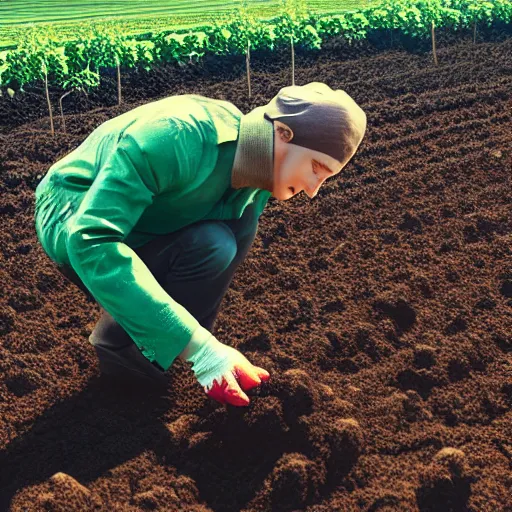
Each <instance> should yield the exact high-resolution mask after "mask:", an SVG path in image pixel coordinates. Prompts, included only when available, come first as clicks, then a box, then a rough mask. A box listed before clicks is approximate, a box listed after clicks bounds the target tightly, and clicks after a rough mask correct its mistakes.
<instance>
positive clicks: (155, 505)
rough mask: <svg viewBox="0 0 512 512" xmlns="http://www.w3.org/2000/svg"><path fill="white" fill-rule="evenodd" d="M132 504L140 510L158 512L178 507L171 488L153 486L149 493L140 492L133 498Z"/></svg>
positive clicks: (176, 496)
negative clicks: (155, 511)
mask: <svg viewBox="0 0 512 512" xmlns="http://www.w3.org/2000/svg"><path fill="white" fill-rule="evenodd" d="M133 503H134V505H135V506H136V507H138V508H140V509H142V510H158V509H166V508H168V507H171V506H173V507H176V508H179V506H180V499H179V497H178V495H177V494H176V491H175V490H174V489H173V488H172V487H168V488H164V487H161V486H155V487H153V488H152V489H151V490H149V491H144V492H140V493H138V494H135V495H134V496H133Z"/></svg>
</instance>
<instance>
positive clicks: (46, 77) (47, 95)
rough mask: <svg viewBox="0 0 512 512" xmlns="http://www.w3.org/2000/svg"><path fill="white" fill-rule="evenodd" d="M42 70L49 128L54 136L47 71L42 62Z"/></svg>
mask: <svg viewBox="0 0 512 512" xmlns="http://www.w3.org/2000/svg"><path fill="white" fill-rule="evenodd" d="M43 71H44V84H45V87H44V88H45V90H46V101H47V102H48V112H49V113H50V128H51V130H52V135H53V136H55V130H54V129H53V113H52V104H51V102H50V94H49V92H48V73H47V69H46V63H45V62H43Z"/></svg>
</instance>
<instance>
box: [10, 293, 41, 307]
mask: <svg viewBox="0 0 512 512" xmlns="http://www.w3.org/2000/svg"><path fill="white" fill-rule="evenodd" d="M39 295H40V294H39V292H35V291H30V290H27V289H26V288H17V289H15V290H14V291H13V292H12V293H11V296H10V298H9V305H10V306H11V307H12V308H13V309H15V310H16V311H18V312H22V311H31V310H33V309H39V308H40V307H41V306H42V302H41V299H40V298H39Z"/></svg>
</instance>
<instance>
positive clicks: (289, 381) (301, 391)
mask: <svg viewBox="0 0 512 512" xmlns="http://www.w3.org/2000/svg"><path fill="white" fill-rule="evenodd" d="M274 386H275V394H276V395H277V396H278V397H279V398H280V399H281V400H282V403H283V414H284V418H285V421H286V423H288V425H292V424H294V423H295V422H296V420H297V418H298V417H299V416H302V415H303V414H311V413H312V412H313V410H314V406H315V404H317V403H318V402H319V400H320V393H319V390H318V387H317V384H316V382H315V381H314V380H313V378H312V377H311V376H310V375H309V374H308V373H307V372H305V371H304V370H300V369H295V368H294V369H290V370H287V371H286V372H284V373H283V375H282V376H280V377H279V378H277V379H276V380H275V382H274Z"/></svg>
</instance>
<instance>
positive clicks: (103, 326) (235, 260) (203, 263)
mask: <svg viewBox="0 0 512 512" xmlns="http://www.w3.org/2000/svg"><path fill="white" fill-rule="evenodd" d="M257 230H258V217H257V216H256V214H255V212H254V208H253V206H252V205H249V206H248V207H247V208H246V209H245V211H244V214H243V215H242V217H241V218H240V219H238V220H229V221H226V220H223V221H219V220H206V221H200V222H197V223H194V224H191V225H189V226H186V227H184V228H182V229H180V230H178V231H176V232H174V233H170V234H167V235H162V236H159V237H157V238H155V239H153V240H151V241H150V242H148V243H147V244H146V245H143V246H142V247H138V248H137V249H134V252H135V253H136V254H137V255H138V256H139V257H140V258H141V259H142V261H144V263H145V264H146V266H147V267H148V269H149V270H150V272H151V273H152V274H153V275H154V276H155V278H156V280H157V281H158V282H159V283H160V285H161V286H162V288H164V290H165V291H166V292H167V293H168V294H169V295H170V296H171V297H172V298H173V299H174V300H175V301H176V302H178V303H179V304H181V305H182V306H183V307H184V308H185V309H187V311H188V312H189V313H190V314H192V315H193V316H194V317H195V318H196V320H197V321H198V322H199V323H200V324H201V325H202V326H203V327H204V328H206V329H208V330H210V331H211V330H212V329H213V325H214V322H215V319H216V317H217V314H218V312H219V308H220V304H221V301H222V299H223V297H224V295H225V294H226V292H227V290H228V288H229V285H230V283H231V281H232V278H233V275H234V273H235V270H236V268H237V267H238V265H239V264H240V263H241V262H242V261H243V260H244V258H245V257H246V255H247V253H248V252H249V249H250V247H251V245H252V243H253V241H254V238H255V236H256V232H257ZM59 270H60V272H61V273H62V274H64V275H65V276H66V277H67V278H68V279H70V280H71V281H72V282H73V283H75V284H76V285H77V286H78V287H79V288H80V289H81V290H82V291H83V292H84V293H85V294H86V295H87V297H88V298H89V300H91V301H94V298H93V297H92V295H91V294H90V292H89V290H88V289H87V288H86V287H85V286H84V284H83V283H82V281H81V280H80V278H79V277H78V275H77V274H76V273H75V272H74V270H73V269H72V268H71V267H69V266H60V267H59ZM120 300H122V298H120ZM89 340H90V341H91V343H93V344H96V343H98V342H101V344H106V345H112V346H116V347H121V346H124V345H126V344H128V343H131V342H132V340H131V338H130V337H129V335H128V334H127V333H126V331H125V330H124V329H123V328H122V327H121V326H120V325H119V324H118V323H117V322H116V321H115V320H114V319H113V318H112V316H111V315H110V314H109V313H107V312H106V311H105V310H103V308H102V315H101V317H100V319H99V321H98V323H97V324H96V325H95V327H94V330H93V332H92V333H91V336H90V338H89Z"/></svg>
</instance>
